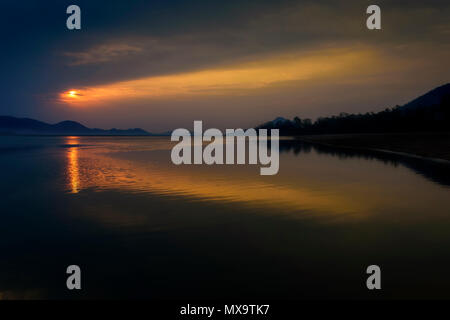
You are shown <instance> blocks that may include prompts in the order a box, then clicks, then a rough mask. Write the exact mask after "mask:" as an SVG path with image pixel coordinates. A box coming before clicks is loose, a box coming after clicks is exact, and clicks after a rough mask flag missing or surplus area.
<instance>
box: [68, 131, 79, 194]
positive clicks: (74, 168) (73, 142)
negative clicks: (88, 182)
mask: <svg viewBox="0 0 450 320" xmlns="http://www.w3.org/2000/svg"><path fill="white" fill-rule="evenodd" d="M78 142H79V138H78V137H68V138H67V141H66V143H67V145H68V146H69V148H68V150H67V160H68V162H67V163H68V165H67V176H68V178H69V182H70V190H71V191H70V192H71V193H78V192H79V191H80V170H79V164H78V147H77V145H78Z"/></svg>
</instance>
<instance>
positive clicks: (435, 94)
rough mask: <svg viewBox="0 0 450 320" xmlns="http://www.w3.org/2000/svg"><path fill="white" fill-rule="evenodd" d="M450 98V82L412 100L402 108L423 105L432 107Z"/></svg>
mask: <svg viewBox="0 0 450 320" xmlns="http://www.w3.org/2000/svg"><path fill="white" fill-rule="evenodd" d="M449 98H450V83H447V84H444V85H443V86H440V87H437V88H435V89H433V90H431V91H429V92H427V93H425V94H424V95H422V96H420V97H418V98H416V99H414V100H413V101H411V102H408V103H407V104H405V105H404V106H403V107H402V108H403V109H404V110H406V109H410V110H412V109H418V108H423V107H425V108H426V107H432V106H437V105H441V104H442V103H444V102H445V100H446V99H447V100H448V99H449Z"/></svg>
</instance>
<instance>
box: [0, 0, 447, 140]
mask: <svg viewBox="0 0 450 320" xmlns="http://www.w3.org/2000/svg"><path fill="white" fill-rule="evenodd" d="M71 4H76V5H78V6H79V7H80V8H81V30H69V29H67V27H66V19H67V17H68V16H69V15H68V14H66V8H67V7H68V6H69V5H71ZM371 4H373V3H372V1H361V0H358V1H357V0H349V1H345V2H344V1H338V0H329V1H320V0H316V1H290V0H289V1H288V0H277V1H268V0H227V1H214V0H208V1H206V0H203V1H200V0H185V1H182V0H177V1H174V0H159V1H149V0H147V1H138V0H135V1H113V0H109V1H92V0H91V1H75V0H71V1H61V0H58V1H56V0H55V1H10V0H6V1H2V5H1V7H2V13H3V15H2V18H1V21H0V30H1V31H0V33H1V36H2V50H1V52H0V58H1V59H0V64H1V70H2V77H1V78H0V86H1V92H2V99H1V103H0V105H1V107H0V115H11V116H17V117H29V118H35V119H38V120H42V121H46V122H49V123H56V122H59V121H63V120H74V121H79V122H81V123H83V124H84V125H86V126H88V127H97V128H105V129H107V128H112V127H115V128H135V127H140V128H143V129H146V130H148V131H151V132H162V131H168V130H173V129H175V128H181V127H183V128H188V129H191V128H192V126H193V121H194V120H203V123H204V127H208V128H210V127H217V128H221V129H224V128H237V127H245V128H247V127H252V126H256V125H258V124H260V123H263V122H266V121H268V120H271V119H273V118H276V117H278V116H282V117H286V118H293V117H294V116H299V117H300V118H312V119H315V118H317V117H320V116H329V115H333V114H339V113H340V112H348V113H355V112H356V113H358V112H369V111H379V110H383V109H385V108H387V107H393V106H395V105H402V104H404V103H406V102H408V101H410V100H412V99H413V98H415V97H417V96H419V95H421V94H423V93H426V92H427V91H429V90H431V89H433V88H435V87H437V86H440V85H442V84H445V83H448V82H450V76H449V74H448V70H450V68H449V67H450V41H449V40H450V21H449V19H448V17H449V16H450V2H448V1H435V0H430V1H418V0H412V1H401V0H397V1H377V2H376V4H377V5H379V6H380V8H381V27H382V29H381V30H368V29H367V27H366V19H367V17H368V15H367V14H366V8H367V7H368V6H369V5H371Z"/></svg>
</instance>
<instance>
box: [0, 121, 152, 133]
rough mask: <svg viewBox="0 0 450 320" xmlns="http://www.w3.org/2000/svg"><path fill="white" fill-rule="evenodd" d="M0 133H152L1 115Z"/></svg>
mask: <svg viewBox="0 0 450 320" xmlns="http://www.w3.org/2000/svg"><path fill="white" fill-rule="evenodd" d="M0 134H3V135H5V134H15V135H19V134H23V135H122V136H148V135H152V134H151V133H149V132H147V131H145V130H143V129H140V128H134V129H126V130H121V129H115V128H113V129H109V130H104V129H98V128H94V129H91V128H88V127H86V126H84V125H82V124H81V123H78V122H75V121H69V120H67V121H62V122H58V123H56V124H48V123H45V122H42V121H38V120H34V119H29V118H16V117H10V116H0Z"/></svg>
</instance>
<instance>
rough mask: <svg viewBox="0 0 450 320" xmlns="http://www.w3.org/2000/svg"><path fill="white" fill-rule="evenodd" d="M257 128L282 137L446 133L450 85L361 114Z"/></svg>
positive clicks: (280, 121)
mask: <svg viewBox="0 0 450 320" xmlns="http://www.w3.org/2000/svg"><path fill="white" fill-rule="evenodd" d="M257 128H259V129H280V134H282V135H302V134H335V133H385V132H420V131H429V132H431V131H441V132H442V131H446V132H448V131H450V83H447V84H445V85H443V86H440V87H438V88H435V89H433V90H431V91H429V92H427V93H426V94H424V95H422V96H420V97H418V98H416V99H414V100H412V101H411V102H409V103H407V104H405V105H403V106H395V107H393V108H387V109H385V110H383V111H380V112H376V113H374V112H368V113H365V114H348V113H341V114H339V115H335V116H330V117H321V118H318V119H317V120H316V121H314V122H313V121H311V119H301V118H299V117H295V118H294V119H293V120H288V119H285V118H282V117H278V118H276V119H274V120H272V121H268V122H266V123H264V124H262V125H260V126H258V127H257Z"/></svg>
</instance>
